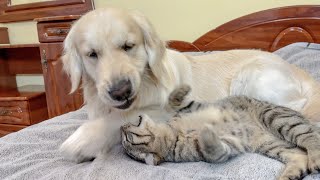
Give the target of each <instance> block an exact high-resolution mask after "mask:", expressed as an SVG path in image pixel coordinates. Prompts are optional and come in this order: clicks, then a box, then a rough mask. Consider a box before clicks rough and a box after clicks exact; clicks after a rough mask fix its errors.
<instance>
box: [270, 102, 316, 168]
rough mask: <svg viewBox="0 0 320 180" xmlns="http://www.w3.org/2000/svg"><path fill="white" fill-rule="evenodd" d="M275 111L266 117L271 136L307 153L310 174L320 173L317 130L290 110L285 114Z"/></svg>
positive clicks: (298, 114)
mask: <svg viewBox="0 0 320 180" xmlns="http://www.w3.org/2000/svg"><path fill="white" fill-rule="evenodd" d="M283 111H284V110H283V108H282V110H281V111H279V112H277V111H276V110H274V111H273V113H269V116H266V118H265V119H266V121H269V123H268V124H269V128H270V129H271V132H273V134H275V135H277V136H278V137H280V138H282V139H284V140H286V141H288V142H291V143H292V144H295V145H297V146H299V147H301V148H304V149H306V150H307V152H308V166H309V170H310V171H311V172H312V173H318V172H319V171H320V151H319V149H320V134H319V128H318V127H316V126H314V125H312V124H310V123H309V122H308V121H307V120H306V119H305V117H303V116H302V115H301V114H300V113H298V112H295V111H292V110H290V109H288V110H285V111H284V112H286V111H287V112H286V114H284V113H281V112H283Z"/></svg>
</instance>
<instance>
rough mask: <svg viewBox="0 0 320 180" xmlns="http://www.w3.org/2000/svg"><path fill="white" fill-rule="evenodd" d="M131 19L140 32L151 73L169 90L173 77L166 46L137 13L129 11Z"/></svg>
mask: <svg viewBox="0 0 320 180" xmlns="http://www.w3.org/2000/svg"><path fill="white" fill-rule="evenodd" d="M131 14H132V17H133V19H134V20H135V21H136V23H137V24H138V26H139V27H140V29H141V30H142V33H143V37H144V45H145V49H146V52H147V54H148V58H149V59H148V63H149V66H150V69H151V71H152V73H153V74H154V75H155V77H156V78H157V79H158V81H159V82H160V83H161V84H163V85H164V86H165V87H167V88H169V87H168V86H170V85H171V84H172V81H173V78H174V75H173V71H172V67H170V63H172V62H169V61H168V59H167V58H166V56H165V53H166V44H165V43H164V41H162V40H161V39H160V37H159V36H158V34H157V32H156V31H155V29H154V28H153V26H152V24H151V23H150V22H149V20H148V19H147V18H146V17H145V16H144V15H143V14H141V13H140V12H138V11H131Z"/></svg>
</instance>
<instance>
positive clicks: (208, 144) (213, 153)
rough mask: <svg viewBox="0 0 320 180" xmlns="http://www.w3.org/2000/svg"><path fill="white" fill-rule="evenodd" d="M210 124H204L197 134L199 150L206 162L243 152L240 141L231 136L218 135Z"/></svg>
mask: <svg viewBox="0 0 320 180" xmlns="http://www.w3.org/2000/svg"><path fill="white" fill-rule="evenodd" d="M214 131H215V130H214V128H213V127H212V126H211V125H206V126H205V128H204V129H203V130H202V131H201V132H200V134H199V151H200V152H202V156H203V159H204V160H205V161H207V162H211V163H217V162H224V161H227V160H228V159H230V158H232V157H234V156H237V155H239V154H242V153H244V152H245V147H244V146H243V145H242V144H241V141H240V140H239V139H237V138H235V137H232V136H223V137H218V136H217V135H216V133H215V132H214Z"/></svg>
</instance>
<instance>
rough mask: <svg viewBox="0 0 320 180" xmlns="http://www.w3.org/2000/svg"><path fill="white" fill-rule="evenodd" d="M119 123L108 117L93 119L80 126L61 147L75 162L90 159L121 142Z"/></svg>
mask: <svg viewBox="0 0 320 180" xmlns="http://www.w3.org/2000/svg"><path fill="white" fill-rule="evenodd" d="M118 126H119V127H120V125H118V124H112V122H108V121H106V119H103V118H101V119H96V120H91V121H89V122H87V123H85V124H83V125H82V126H80V127H79V128H78V129H77V130H76V131H75V132H74V133H73V134H72V135H71V136H70V137H69V138H68V139H67V140H66V141H65V142H64V143H63V144H62V145H61V147H60V151H61V153H62V154H63V156H65V157H66V158H67V159H70V160H72V161H75V162H78V163H80V162H83V161H88V160H91V159H93V158H95V157H96V156H97V155H98V154H99V153H101V152H103V153H106V152H108V151H109V150H110V149H111V147H112V146H113V145H115V144H116V143H120V136H121V135H120V130H119V127H118Z"/></svg>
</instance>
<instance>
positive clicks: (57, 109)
mask: <svg viewBox="0 0 320 180" xmlns="http://www.w3.org/2000/svg"><path fill="white" fill-rule="evenodd" d="M40 50H41V55H42V58H46V60H47V65H46V66H44V65H43V66H42V68H43V75H44V80H45V88H46V94H47V104H48V111H49V117H50V118H52V117H55V116H58V115H61V114H64V113H67V112H70V111H74V110H77V109H79V108H80V107H81V106H82V105H83V97H82V91H81V90H80V89H79V90H77V91H76V92H74V93H73V94H70V90H71V83H70V79H69V77H68V76H67V74H66V73H65V72H64V71H63V69H62V61H61V58H60V57H61V54H62V43H42V44H41V47H40Z"/></svg>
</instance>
